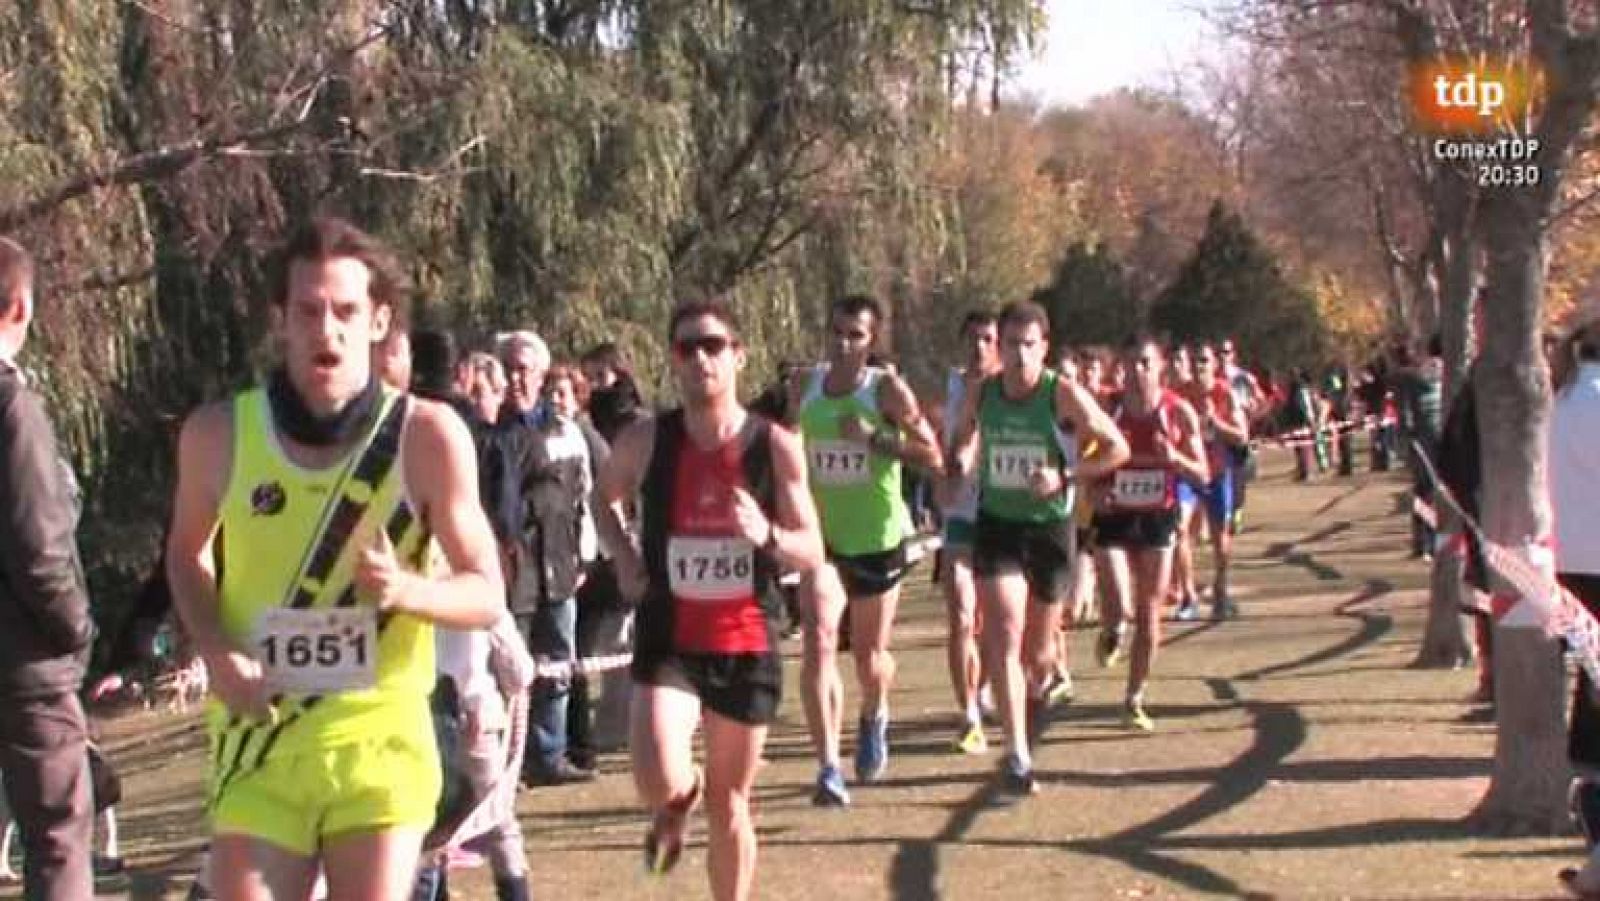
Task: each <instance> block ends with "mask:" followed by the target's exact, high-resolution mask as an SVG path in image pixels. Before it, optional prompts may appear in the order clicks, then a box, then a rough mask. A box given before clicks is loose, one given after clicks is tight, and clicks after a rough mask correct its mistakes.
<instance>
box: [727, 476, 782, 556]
mask: <svg viewBox="0 0 1600 901" xmlns="http://www.w3.org/2000/svg"><path fill="white" fill-rule="evenodd" d="M733 522H734V527H735V528H737V529H738V530H739V535H740V536H741V537H742V538H744V539H745V540H746V541H748V542H750V543H751V544H753V545H755V546H756V547H758V548H759V547H763V546H765V545H766V543H767V541H768V540H769V539H771V538H772V530H773V528H774V527H773V525H772V520H770V519H767V514H766V513H765V512H764V511H763V510H762V509H761V505H760V504H759V503H757V502H756V499H755V497H754V496H752V495H751V494H750V492H748V491H746V490H744V489H743V488H735V489H733Z"/></svg>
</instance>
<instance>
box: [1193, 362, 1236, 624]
mask: <svg viewBox="0 0 1600 901" xmlns="http://www.w3.org/2000/svg"><path fill="white" fill-rule="evenodd" d="M1194 365H1195V384H1196V385H1197V386H1209V387H1208V388H1207V390H1204V391H1197V392H1196V394H1197V396H1196V397H1194V398H1193V399H1192V402H1193V403H1194V405H1195V411H1196V413H1198V414H1199V418H1200V431H1201V434H1202V435H1203V436H1204V439H1205V447H1206V458H1207V462H1208V463H1209V464H1210V467H1211V481H1210V482H1209V483H1208V484H1206V485H1204V486H1201V487H1200V488H1199V489H1197V490H1198V492H1199V496H1200V505H1201V506H1202V507H1203V508H1204V510H1205V511H1206V522H1207V524H1208V525H1209V526H1210V527H1211V549H1212V554H1211V560H1212V566H1213V575H1212V581H1211V618H1212V619H1215V620H1223V619H1229V618H1232V617H1236V616H1238V607H1237V606H1236V605H1235V604H1234V602H1233V598H1232V597H1231V596H1230V594H1229V592H1228V567H1229V565H1230V564H1231V563H1232V560H1233V529H1232V528H1230V526H1231V525H1232V523H1233V512H1234V510H1235V509H1236V506H1237V505H1236V503H1235V501H1236V499H1237V496H1238V495H1237V488H1238V485H1237V484H1235V481H1234V480H1235V479H1236V478H1237V474H1236V473H1235V471H1234V467H1233V466H1232V457H1233V453H1234V450H1235V449H1237V448H1242V447H1245V446H1246V445H1247V444H1248V443H1249V441H1250V426H1249V423H1248V422H1247V421H1246V419H1245V413H1244V410H1243V409H1242V408H1241V407H1240V406H1239V401H1238V397H1237V396H1236V395H1235V394H1234V393H1233V389H1232V387H1231V386H1230V385H1229V384H1228V381H1227V379H1226V378H1224V377H1223V375H1222V357H1221V355H1220V354H1219V353H1217V350H1216V348H1214V347H1212V346H1211V345H1209V344H1207V345H1202V346H1201V347H1200V348H1199V350H1197V351H1196V352H1195V360H1194ZM1186 525H1187V526H1188V527H1189V528H1190V530H1191V532H1192V534H1193V537H1194V540H1196V541H1198V540H1199V536H1200V524H1199V520H1198V518H1195V519H1193V520H1192V521H1191V522H1190V523H1188V524H1186Z"/></svg>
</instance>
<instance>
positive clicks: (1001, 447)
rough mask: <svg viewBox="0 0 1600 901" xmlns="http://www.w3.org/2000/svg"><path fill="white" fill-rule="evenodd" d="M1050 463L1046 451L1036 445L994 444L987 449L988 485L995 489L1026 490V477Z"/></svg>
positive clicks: (1048, 453) (1048, 454) (1047, 451)
mask: <svg viewBox="0 0 1600 901" xmlns="http://www.w3.org/2000/svg"><path fill="white" fill-rule="evenodd" d="M1049 462H1050V452H1049V450H1048V449H1046V448H1045V447H1043V446H1042V445H1038V444H996V445H994V446H993V447H991V448H989V484H990V485H993V486H994V487H996V488H1027V487H1028V477H1029V476H1031V475H1033V474H1034V473H1035V472H1037V471H1038V470H1041V469H1043V468H1045V466H1046V465H1048V464H1049Z"/></svg>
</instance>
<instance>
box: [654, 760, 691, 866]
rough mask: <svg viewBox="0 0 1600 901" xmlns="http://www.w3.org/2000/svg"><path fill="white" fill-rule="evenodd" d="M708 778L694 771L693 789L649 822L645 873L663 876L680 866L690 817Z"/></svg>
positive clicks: (660, 811) (671, 802)
mask: <svg viewBox="0 0 1600 901" xmlns="http://www.w3.org/2000/svg"><path fill="white" fill-rule="evenodd" d="M704 788H705V777H704V775H702V774H701V772H700V770H699V769H696V770H695V771H694V787H693V788H691V789H689V793H688V794H687V795H684V796H683V797H681V798H678V799H676V800H673V801H670V802H668V803H667V805H666V806H665V807H663V808H661V809H660V810H658V811H656V815H655V818H654V819H652V820H651V821H650V831H649V832H647V833H645V836H644V867H645V871H646V872H648V873H650V874H652V875H655V876H664V875H666V874H667V873H669V872H671V871H672V868H673V867H675V866H677V865H678V858H680V857H682V856H683V845H684V842H685V841H687V839H688V837H689V814H691V813H693V812H694V809H695V808H696V807H698V806H699V805H700V796H701V795H702V794H703V793H704Z"/></svg>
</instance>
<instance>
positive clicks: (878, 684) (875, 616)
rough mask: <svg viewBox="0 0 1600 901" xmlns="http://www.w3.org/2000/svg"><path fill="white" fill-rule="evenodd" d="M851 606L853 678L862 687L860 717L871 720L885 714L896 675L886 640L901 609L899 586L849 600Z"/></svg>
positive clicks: (887, 640)
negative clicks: (854, 676) (853, 655)
mask: <svg viewBox="0 0 1600 901" xmlns="http://www.w3.org/2000/svg"><path fill="white" fill-rule="evenodd" d="M850 604H851V606H853V607H854V608H855V609H854V610H853V611H852V613H851V617H850V629H851V633H852V634H851V636H850V641H851V646H852V652H853V653H854V654H855V658H856V678H857V679H859V680H860V685H861V716H862V718H863V719H872V718H876V717H878V716H882V715H887V714H888V709H889V689H890V687H891V686H892V685H893V684H894V673H895V663H894V655H893V654H891V653H890V652H889V636H890V634H891V633H892V632H893V630H894V614H895V610H896V609H897V608H898V607H899V605H900V586H898V585H896V586H895V587H894V588H891V589H889V590H888V591H886V592H884V593H883V594H877V595H868V596H865V597H859V598H852V599H851V601H850Z"/></svg>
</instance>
